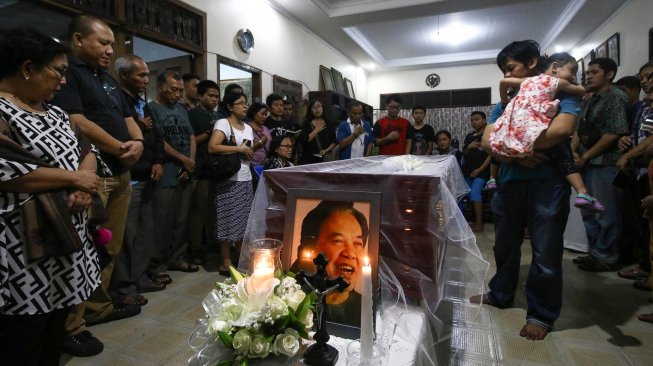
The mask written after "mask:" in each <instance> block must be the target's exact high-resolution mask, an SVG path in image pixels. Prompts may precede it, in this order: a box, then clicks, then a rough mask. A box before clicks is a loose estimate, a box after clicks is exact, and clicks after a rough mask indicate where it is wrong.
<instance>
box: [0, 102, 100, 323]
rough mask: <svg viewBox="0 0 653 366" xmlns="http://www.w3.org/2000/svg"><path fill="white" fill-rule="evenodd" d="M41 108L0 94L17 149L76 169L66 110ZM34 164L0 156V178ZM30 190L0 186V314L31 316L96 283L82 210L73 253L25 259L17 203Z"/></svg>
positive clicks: (82, 294)
mask: <svg viewBox="0 0 653 366" xmlns="http://www.w3.org/2000/svg"><path fill="white" fill-rule="evenodd" d="M46 107H47V111H46V112H44V113H32V112H27V111H25V110H23V109H21V108H19V107H17V106H16V105H14V104H13V103H11V102H9V101H8V100H6V99H4V98H2V97H0V116H1V117H2V118H4V119H5V120H6V121H7V122H8V124H9V127H10V129H11V132H12V133H13V136H12V137H13V139H14V141H15V142H18V143H19V144H20V145H21V146H22V147H23V148H25V149H26V150H28V151H30V152H32V153H33V154H34V155H36V156H38V157H40V158H41V159H42V160H45V161H47V162H48V163H50V164H51V165H53V166H56V167H59V168H61V169H66V170H71V171H74V170H77V168H78V167H79V163H80V147H79V144H78V142H77V139H76V138H75V134H74V133H73V131H72V130H71V128H70V122H69V119H68V115H66V113H64V112H63V111H62V110H61V109H59V108H58V107H54V106H50V105H47V106H46ZM36 168H37V166H35V165H31V164H22V163H17V162H14V161H9V160H7V159H5V158H4V157H0V181H2V182H5V181H8V180H11V179H15V178H17V177H20V176H23V175H25V174H27V173H30V172H32V171H33V170H35V169H36ZM33 198H34V197H33V195H32V194H29V193H12V192H6V191H2V190H0V314H5V315H33V314H42V313H48V312H50V311H52V310H54V309H61V308H65V307H69V306H73V305H76V304H78V303H80V302H82V301H83V300H85V299H87V298H88V297H89V296H90V294H91V292H92V291H93V290H94V289H95V288H96V287H97V286H98V285H99V284H100V268H99V264H98V258H97V253H96V252H95V249H94V248H93V245H92V243H91V236H90V233H89V230H88V228H87V222H88V215H87V213H86V212H82V213H79V214H76V215H74V216H73V224H74V226H75V228H77V231H78V232H79V235H80V237H81V238H82V241H83V242H84V243H85V245H84V248H83V249H82V250H80V251H77V252H75V253H73V254H70V255H67V256H61V257H52V258H46V259H42V260H39V261H35V262H33V263H28V262H27V256H26V254H25V250H24V244H23V242H24V236H25V234H24V227H23V217H22V210H21V205H22V204H23V203H25V202H27V201H28V200H30V199H33Z"/></svg>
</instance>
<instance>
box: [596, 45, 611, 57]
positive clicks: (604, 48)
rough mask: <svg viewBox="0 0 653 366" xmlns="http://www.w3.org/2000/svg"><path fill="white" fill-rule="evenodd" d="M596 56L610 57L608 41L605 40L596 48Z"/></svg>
mask: <svg viewBox="0 0 653 366" xmlns="http://www.w3.org/2000/svg"><path fill="white" fill-rule="evenodd" d="M594 52H595V56H596V58H599V57H608V42H607V41H605V42H603V43H601V44H600V45H599V46H598V47H596V49H594Z"/></svg>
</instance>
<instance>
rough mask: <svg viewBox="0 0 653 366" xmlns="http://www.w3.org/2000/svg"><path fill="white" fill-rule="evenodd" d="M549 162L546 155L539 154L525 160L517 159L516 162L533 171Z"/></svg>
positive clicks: (536, 153)
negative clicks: (541, 164)
mask: <svg viewBox="0 0 653 366" xmlns="http://www.w3.org/2000/svg"><path fill="white" fill-rule="evenodd" d="M548 160H549V158H548V157H547V156H546V155H544V154H542V153H539V152H535V153H533V155H531V156H528V157H525V158H516V159H515V160H514V162H515V163H517V164H519V165H521V166H524V167H526V168H531V169H533V168H535V167H536V166H538V165H539V164H540V163H543V162H545V161H548Z"/></svg>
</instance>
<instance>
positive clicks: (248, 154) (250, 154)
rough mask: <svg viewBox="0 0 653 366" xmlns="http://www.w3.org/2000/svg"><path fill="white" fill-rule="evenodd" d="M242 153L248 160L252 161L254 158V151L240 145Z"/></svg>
mask: <svg viewBox="0 0 653 366" xmlns="http://www.w3.org/2000/svg"><path fill="white" fill-rule="evenodd" d="M240 153H241V154H243V155H245V157H246V158H247V160H252V157H253V156H254V150H252V148H251V147H249V146H247V145H240Z"/></svg>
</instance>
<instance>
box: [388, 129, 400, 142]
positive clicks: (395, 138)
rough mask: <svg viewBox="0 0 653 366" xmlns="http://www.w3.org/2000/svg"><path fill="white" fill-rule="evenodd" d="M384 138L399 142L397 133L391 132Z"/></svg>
mask: <svg viewBox="0 0 653 366" xmlns="http://www.w3.org/2000/svg"><path fill="white" fill-rule="evenodd" d="M385 138H386V139H388V140H389V141H397V140H399V132H397V131H392V132H390V133H389V134H388V135H387V136H386V137H385Z"/></svg>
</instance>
